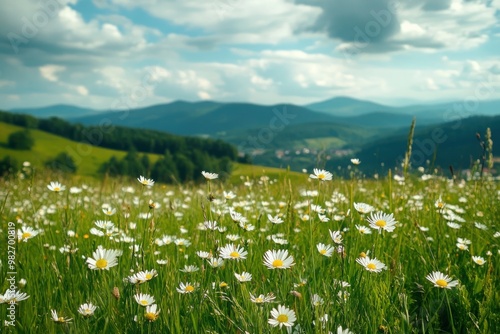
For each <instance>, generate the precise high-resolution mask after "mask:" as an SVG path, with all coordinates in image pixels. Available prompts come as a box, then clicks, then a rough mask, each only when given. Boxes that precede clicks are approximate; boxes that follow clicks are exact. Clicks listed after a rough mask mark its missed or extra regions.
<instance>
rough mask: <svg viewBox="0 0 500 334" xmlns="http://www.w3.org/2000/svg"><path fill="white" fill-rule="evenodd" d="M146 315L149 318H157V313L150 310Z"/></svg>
mask: <svg viewBox="0 0 500 334" xmlns="http://www.w3.org/2000/svg"><path fill="white" fill-rule="evenodd" d="M144 317H145V318H146V319H148V320H150V321H151V320H156V314H154V313H152V312H148V313H146V314H145V315H144Z"/></svg>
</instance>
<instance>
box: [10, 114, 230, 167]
mask: <svg viewBox="0 0 500 334" xmlns="http://www.w3.org/2000/svg"><path fill="white" fill-rule="evenodd" d="M0 122H5V123H9V124H14V125H18V126H22V127H25V128H30V129H39V130H42V131H46V132H49V133H52V134H55V135H58V136H61V137H64V138H67V139H70V140H73V141H78V142H85V143H88V144H90V145H93V146H99V147H105V148H110V149H114V150H120V151H131V150H135V151H138V152H145V153H156V154H164V153H165V152H167V151H169V152H170V153H171V154H174V155H175V154H176V153H184V152H186V151H189V150H198V151H201V152H205V153H207V154H208V155H209V156H213V157H215V158H220V159H221V158H225V157H227V158H228V159H229V160H232V161H234V160H236V159H237V158H238V151H237V149H236V147H234V146H233V145H231V144H228V143H226V142H224V141H222V140H218V139H207V138H198V137H183V136H177V135H172V134H168V133H165V132H161V131H155V130H147V129H140V130H139V129H134V128H126V127H119V126H113V125H111V124H103V125H101V126H85V125H82V124H73V123H70V122H68V121H65V120H63V119H61V118H58V117H51V118H45V119H44V118H40V119H38V118H36V117H33V116H30V115H23V114H15V113H9V112H4V111H0Z"/></svg>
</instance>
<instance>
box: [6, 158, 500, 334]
mask: <svg viewBox="0 0 500 334" xmlns="http://www.w3.org/2000/svg"><path fill="white" fill-rule="evenodd" d="M215 172H216V171H215ZM20 176H22V177H20ZM204 176H205V178H206V180H205V182H204V183H203V184H198V185H185V186H165V185H161V184H157V183H154V181H153V180H149V179H147V178H145V177H142V176H139V175H138V179H137V180H114V179H106V180H102V181H97V180H92V179H91V180H85V181H81V180H80V179H78V178H76V177H72V178H70V177H63V176H60V175H55V174H44V172H38V171H37V172H36V173H35V172H34V171H33V170H32V169H30V168H29V167H27V168H25V169H24V171H23V172H22V174H21V175H18V176H16V177H11V178H8V179H4V180H0V217H1V225H0V229H1V233H0V235H1V238H2V241H1V243H0V245H1V246H0V249H1V252H0V260H1V271H0V282H1V283H2V285H1V291H0V294H1V295H0V303H1V305H0V320H1V321H2V326H1V332H2V333H398V334H399V333H500V280H499V277H500V270H499V264H500V263H499V257H500V248H499V244H500V227H499V223H498V217H500V209H499V198H500V191H499V187H498V183H497V181H496V180H494V179H492V178H491V177H487V176H485V177H483V178H481V179H476V180H461V179H454V180H451V179H449V178H446V177H443V176H439V175H430V174H423V173H419V174H414V175H406V177H402V176H397V175H391V173H389V175H388V176H384V177H380V178H379V179H378V180H376V179H365V178H363V177H361V176H360V175H359V174H356V173H353V174H352V176H351V177H350V178H347V179H342V178H339V177H333V178H332V175H331V174H330V173H329V172H328V171H324V170H314V171H313V173H312V174H311V175H310V176H309V175H308V174H307V175H303V176H304V177H303V178H297V177H294V178H289V176H288V175H287V174H286V173H283V174H282V175H280V176H279V177H277V178H270V177H268V176H266V175H262V176H257V177H244V176H243V177H242V178H241V180H239V181H238V182H234V180H233V182H231V181H224V182H223V181H221V180H219V179H218V178H217V175H216V174H213V173H204Z"/></svg>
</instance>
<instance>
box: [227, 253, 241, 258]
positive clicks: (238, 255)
mask: <svg viewBox="0 0 500 334" xmlns="http://www.w3.org/2000/svg"><path fill="white" fill-rule="evenodd" d="M229 256H230V257H234V258H239V257H240V253H238V252H231V254H229Z"/></svg>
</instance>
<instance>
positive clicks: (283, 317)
mask: <svg viewBox="0 0 500 334" xmlns="http://www.w3.org/2000/svg"><path fill="white" fill-rule="evenodd" d="M276 320H278V322H281V323H283V322H287V321H288V316H287V315H286V314H280V315H278V317H277V318H276Z"/></svg>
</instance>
